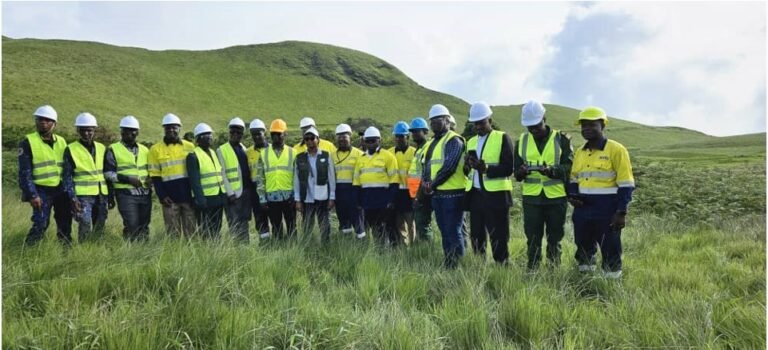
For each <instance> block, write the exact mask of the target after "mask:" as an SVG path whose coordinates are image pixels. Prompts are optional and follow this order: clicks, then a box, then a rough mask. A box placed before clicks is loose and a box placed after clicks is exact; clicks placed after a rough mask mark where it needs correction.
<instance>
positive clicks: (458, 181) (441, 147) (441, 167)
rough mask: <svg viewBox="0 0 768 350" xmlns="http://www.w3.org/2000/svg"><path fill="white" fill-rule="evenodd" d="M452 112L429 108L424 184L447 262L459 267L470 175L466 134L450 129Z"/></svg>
mask: <svg viewBox="0 0 768 350" xmlns="http://www.w3.org/2000/svg"><path fill="white" fill-rule="evenodd" d="M450 115H451V113H450V112H449V111H448V108H446V107H445V106H443V105H440V104H437V105H434V106H432V108H430V110H429V122H430V126H431V128H432V132H433V133H434V137H433V138H432V142H431V143H430V144H429V147H427V149H426V153H425V156H424V173H423V175H422V182H421V186H422V187H424V192H425V193H426V194H428V195H432V208H434V210H435V219H436V221H437V226H438V227H439V228H440V235H441V236H442V238H443V253H444V254H445V260H444V265H445V267H446V268H449V269H454V268H456V267H458V263H459V259H461V257H462V256H464V248H465V243H464V235H463V234H462V226H463V222H464V215H463V208H462V202H463V200H464V188H465V185H466V181H467V177H466V176H465V175H464V169H463V168H464V164H463V163H464V153H465V145H464V138H463V137H461V135H459V134H457V133H455V132H454V131H452V130H450V129H449V124H448V123H449V117H450Z"/></svg>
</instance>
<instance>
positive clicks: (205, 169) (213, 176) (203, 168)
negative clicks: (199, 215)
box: [194, 147, 227, 197]
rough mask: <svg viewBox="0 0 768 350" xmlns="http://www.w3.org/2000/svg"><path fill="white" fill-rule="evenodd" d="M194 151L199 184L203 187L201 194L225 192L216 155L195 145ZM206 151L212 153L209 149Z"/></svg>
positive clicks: (208, 194) (212, 194)
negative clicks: (197, 165) (198, 170)
mask: <svg viewBox="0 0 768 350" xmlns="http://www.w3.org/2000/svg"><path fill="white" fill-rule="evenodd" d="M194 152H195V155H197V164H199V166H200V186H201V187H202V188H203V195H205V196H206V197H209V196H215V195H217V194H219V193H222V192H223V193H226V192H227V190H226V189H225V188H224V181H223V180H222V177H221V165H220V164H219V159H218V157H216V156H215V155H213V154H208V153H207V152H205V151H204V150H203V149H202V148H200V147H195V150H194ZM208 152H211V153H213V151H211V150H210V149H209V150H208Z"/></svg>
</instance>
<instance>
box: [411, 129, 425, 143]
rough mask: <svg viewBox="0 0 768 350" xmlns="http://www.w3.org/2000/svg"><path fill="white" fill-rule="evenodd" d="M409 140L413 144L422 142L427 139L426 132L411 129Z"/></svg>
mask: <svg viewBox="0 0 768 350" xmlns="http://www.w3.org/2000/svg"><path fill="white" fill-rule="evenodd" d="M411 138H412V139H413V141H414V142H422V141H424V140H426V139H427V130H425V129H411Z"/></svg>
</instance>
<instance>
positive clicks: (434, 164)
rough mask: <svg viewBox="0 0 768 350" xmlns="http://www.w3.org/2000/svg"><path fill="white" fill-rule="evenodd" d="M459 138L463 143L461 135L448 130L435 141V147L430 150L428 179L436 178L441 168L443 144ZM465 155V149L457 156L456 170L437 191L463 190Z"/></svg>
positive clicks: (464, 185)
mask: <svg viewBox="0 0 768 350" xmlns="http://www.w3.org/2000/svg"><path fill="white" fill-rule="evenodd" d="M454 137H459V138H461V140H462V141H463V140H464V138H463V137H461V135H459V134H457V133H455V132H453V131H452V130H448V132H446V133H445V135H443V137H441V138H440V140H437V145H435V149H434V150H432V158H431V159H430V161H429V164H430V168H429V170H430V174H429V177H430V179H434V178H435V176H437V173H438V172H439V171H440V168H442V167H443V154H444V153H445V144H446V142H447V141H448V140H450V139H452V138H454ZM465 153H466V149H465V150H464V151H462V152H461V154H460V155H459V165H458V166H457V167H456V170H455V171H454V172H453V174H451V176H450V177H449V178H448V180H447V181H445V182H444V183H442V184H441V185H440V186H438V187H437V190H463V189H465V187H466V182H467V177H466V176H464V154H465Z"/></svg>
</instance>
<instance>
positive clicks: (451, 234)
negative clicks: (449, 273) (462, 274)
mask: <svg viewBox="0 0 768 350" xmlns="http://www.w3.org/2000/svg"><path fill="white" fill-rule="evenodd" d="M462 200H463V195H449V196H438V195H435V196H433V197H432V208H433V209H434V211H435V221H437V227H438V228H439V229H440V235H441V236H442V238H443V253H444V254H445V260H444V264H445V267H447V268H456V266H457V265H458V263H459V258H461V257H462V256H464V235H463V234H462V227H463V225H464V215H463V214H464V213H463V212H462Z"/></svg>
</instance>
